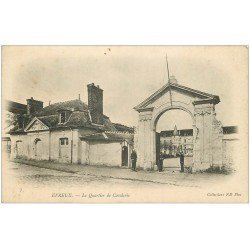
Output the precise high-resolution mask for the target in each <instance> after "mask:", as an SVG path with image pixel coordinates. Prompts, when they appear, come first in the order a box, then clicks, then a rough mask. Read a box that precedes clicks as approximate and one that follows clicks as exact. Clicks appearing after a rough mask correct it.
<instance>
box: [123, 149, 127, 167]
mask: <svg viewBox="0 0 250 250" xmlns="http://www.w3.org/2000/svg"><path fill="white" fill-rule="evenodd" d="M122 166H128V147H127V146H123V147H122Z"/></svg>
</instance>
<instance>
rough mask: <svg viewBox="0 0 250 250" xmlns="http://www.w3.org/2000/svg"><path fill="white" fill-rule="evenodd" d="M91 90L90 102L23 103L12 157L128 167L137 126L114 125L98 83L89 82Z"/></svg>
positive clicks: (12, 137) (14, 130)
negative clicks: (44, 105) (134, 129)
mask: <svg viewBox="0 0 250 250" xmlns="http://www.w3.org/2000/svg"><path fill="white" fill-rule="evenodd" d="M87 89H88V105H87V104H85V103H84V102H82V101H81V100H80V99H76V100H71V101H66V102H59V103H54V104H51V105H49V106H47V107H43V102H42V101H38V100H34V99H33V98H30V99H27V105H25V106H24V105H23V106H20V105H19V107H20V112H21V116H20V119H19V122H17V123H16V124H15V126H14V127H13V128H12V129H11V130H10V132H9V133H10V140H11V157H12V158H16V157H24V158H28V159H37V160H53V161H58V162H65V163H79V164H80V163H81V164H89V165H108V166H125V167H126V166H127V167H128V166H129V165H130V157H129V156H130V152H131V150H132V147H133V136H134V135H133V128H131V127H127V126H125V125H121V124H116V123H114V124H113V123H112V122H111V121H110V119H109V117H107V116H106V115H104V113H103V90H102V89H101V88H100V87H99V86H98V85H97V86H96V85H94V84H88V85H87ZM10 107H11V110H16V109H17V105H10ZM25 108H26V112H24V109H25Z"/></svg>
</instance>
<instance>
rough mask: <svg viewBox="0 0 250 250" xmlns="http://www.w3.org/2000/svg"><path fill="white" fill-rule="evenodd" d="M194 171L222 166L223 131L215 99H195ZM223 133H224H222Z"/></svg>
mask: <svg viewBox="0 0 250 250" xmlns="http://www.w3.org/2000/svg"><path fill="white" fill-rule="evenodd" d="M193 104H194V116H195V126H194V127H195V128H196V129H195V131H194V171H195V170H202V169H208V168H210V167H213V166H215V165H216V164H218V166H221V164H222V137H221V136H219V135H220V134H221V131H222V126H221V123H220V122H218V121H217V120H216V117H215V116H216V114H215V104H214V102H213V99H206V100H199V101H194V102H193ZM222 135H223V133H222Z"/></svg>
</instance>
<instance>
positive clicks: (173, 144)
mask: <svg viewBox="0 0 250 250" xmlns="http://www.w3.org/2000/svg"><path fill="white" fill-rule="evenodd" d="M193 126H194V118H193V116H192V115H191V114H190V112H187V111H186V110H183V109H179V108H172V109H167V110H166V111H165V112H161V113H160V114H159V116H158V117H157V118H156V120H155V136H156V145H155V150H156V152H155V155H156V165H157V166H158V167H159V165H160V164H162V166H163V169H164V170H171V171H179V170H180V168H181V166H180V155H181V153H183V155H184V166H185V168H189V169H190V168H191V167H192V166H193ZM160 159H161V160H160Z"/></svg>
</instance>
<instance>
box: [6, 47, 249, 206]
mask: <svg viewBox="0 0 250 250" xmlns="http://www.w3.org/2000/svg"><path fill="white" fill-rule="evenodd" d="M2 202H64V203H65V202H66V203H73V202H74V203H75V202H77V203H138V202H145V203H152V202H158V203H161V202H171V203H173V202H180V203H185V202H188V203H191V202H200V203H203V202H207V203H246V202H248V47H247V46H3V47H2Z"/></svg>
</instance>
